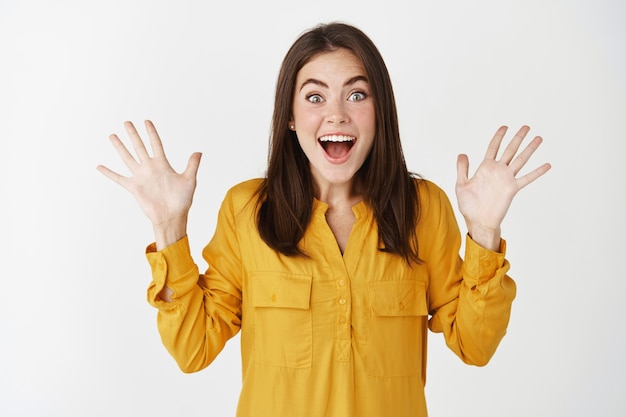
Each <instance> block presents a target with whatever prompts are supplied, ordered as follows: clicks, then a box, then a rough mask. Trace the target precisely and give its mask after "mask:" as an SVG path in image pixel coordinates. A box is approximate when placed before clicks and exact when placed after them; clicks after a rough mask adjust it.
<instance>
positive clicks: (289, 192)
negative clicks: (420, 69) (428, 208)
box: [257, 23, 420, 263]
mask: <svg viewBox="0 0 626 417" xmlns="http://www.w3.org/2000/svg"><path fill="white" fill-rule="evenodd" d="M339 48H344V49H347V50H349V51H351V52H352V53H353V54H354V55H355V56H356V57H357V58H359V59H360V60H361V62H362V63H363V67H364V68H365V71H366V74H367V78H368V80H369V83H370V86H371V89H372V95H373V98H374V106H375V114H376V134H375V138H374V145H373V147H372V150H371V152H370V154H369V156H368V157H367V158H366V160H365V162H364V163H363V166H362V167H361V169H360V170H359V171H358V172H357V174H356V175H357V178H356V179H357V180H358V181H359V184H360V185H361V187H362V188H361V189H362V192H363V199H364V200H365V202H366V203H367V204H368V205H369V206H370V207H371V209H372V210H373V214H374V218H375V220H376V223H377V225H378V236H379V241H380V243H381V245H380V246H381V247H380V250H382V251H385V252H390V253H395V254H398V255H400V256H402V257H404V258H405V259H406V260H407V262H409V263H410V262H411V261H415V262H418V263H419V262H420V259H419V256H418V251H417V235H416V225H417V220H418V218H419V200H418V192H417V187H416V183H415V179H414V178H415V175H414V174H412V173H410V172H409V171H408V170H407V167H406V163H405V160H404V155H403V153H402V146H401V143H400V133H399V128H398V116H397V111H396V104H395V98H394V95H393V89H392V86H391V80H390V78H389V73H388V71H387V67H386V65H385V63H384V61H383V59H382V56H381V55H380V52H379V51H378V49H377V48H376V46H375V45H374V43H373V42H372V41H371V40H370V39H369V38H368V37H367V36H366V35H365V34H364V33H363V32H362V31H361V30H359V29H357V28H355V27H353V26H350V25H347V24H344V23H329V24H323V25H319V26H316V27H315V28H313V29H311V30H309V31H307V32H305V33H304V34H302V35H301V36H300V37H299V38H298V39H297V40H296V41H295V42H294V44H293V45H292V46H291V48H290V49H289V51H288V52H287V55H286V56H285V58H284V60H283V63H282V66H281V69H280V72H279V75H278V81H277V84H276V96H275V102H274V115H273V119H272V130H271V136H270V144H269V153H268V169H267V176H266V178H265V179H264V181H263V182H262V184H261V186H260V187H259V189H258V196H259V199H258V204H259V207H258V212H257V227H258V230H259V233H260V235H261V238H262V239H263V240H264V241H265V243H267V244H268V245H269V246H270V247H271V248H273V249H275V250H277V251H279V252H280V253H282V254H284V255H287V256H294V255H305V254H304V253H303V252H302V250H301V249H300V248H299V247H298V243H299V242H300V239H301V238H302V237H303V236H304V233H305V231H306V228H307V226H308V224H309V221H310V219H311V214H312V207H313V199H314V197H315V188H314V183H313V177H312V174H311V170H310V168H309V162H308V159H307V157H306V156H305V154H304V152H303V151H302V148H301V147H300V144H299V142H298V140H297V138H296V137H295V133H294V132H292V131H291V130H289V128H288V125H289V120H290V118H291V114H292V105H293V97H294V90H295V85H296V76H297V74H298V71H300V69H301V68H302V67H303V66H304V65H305V64H306V63H307V62H308V61H309V60H311V58H313V57H314V56H316V55H318V54H320V53H324V52H331V51H335V50H337V49H339Z"/></svg>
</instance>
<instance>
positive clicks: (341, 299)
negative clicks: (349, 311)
mask: <svg viewBox="0 0 626 417" xmlns="http://www.w3.org/2000/svg"><path fill="white" fill-rule="evenodd" d="M345 303H346V299H345V298H343V297H341V298H340V299H339V304H341V305H344V304H345Z"/></svg>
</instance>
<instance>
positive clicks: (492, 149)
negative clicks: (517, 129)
mask: <svg viewBox="0 0 626 417" xmlns="http://www.w3.org/2000/svg"><path fill="white" fill-rule="evenodd" d="M507 130H508V127H506V126H500V128H499V129H498V130H497V131H496V134H495V135H493V138H492V139H491V142H489V146H487V152H486V153H485V159H496V156H497V155H498V149H500V144H501V143H502V138H503V137H504V135H505V134H506V131H507Z"/></svg>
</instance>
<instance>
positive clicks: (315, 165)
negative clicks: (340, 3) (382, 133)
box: [290, 49, 376, 187]
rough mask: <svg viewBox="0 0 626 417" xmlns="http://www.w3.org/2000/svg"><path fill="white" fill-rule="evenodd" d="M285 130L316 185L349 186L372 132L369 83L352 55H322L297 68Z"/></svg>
mask: <svg viewBox="0 0 626 417" xmlns="http://www.w3.org/2000/svg"><path fill="white" fill-rule="evenodd" d="M290 126H294V127H295V129H294V130H295V131H296V134H297V136H298V141H299V143H300V146H301V147H302V149H303V151H304V153H305V155H306V156H307V158H308V160H309V164H310V169H311V172H312V174H313V178H314V180H315V182H316V184H317V186H318V187H328V186H335V185H345V184H348V185H352V184H353V179H354V175H355V174H356V172H357V171H358V170H359V168H361V166H362V165H363V162H364V161H365V159H366V158H367V156H368V155H369V153H370V150H371V149H372V145H373V143H374V135H375V130H376V116H375V113H374V99H373V97H372V95H371V88H370V84H369V82H368V80H367V77H366V73H365V69H364V68H363V64H362V63H361V61H360V60H359V59H358V58H357V57H356V56H355V55H354V54H352V53H351V52H350V51H348V50H346V49H338V50H336V51H333V52H325V53H322V54H320V55H317V56H315V57H314V58H312V59H311V60H310V61H309V62H308V63H307V64H306V65H304V66H303V67H302V69H300V71H299V72H298V75H297V78H296V88H295V93H294V100H293V109H292V120H291V123H290Z"/></svg>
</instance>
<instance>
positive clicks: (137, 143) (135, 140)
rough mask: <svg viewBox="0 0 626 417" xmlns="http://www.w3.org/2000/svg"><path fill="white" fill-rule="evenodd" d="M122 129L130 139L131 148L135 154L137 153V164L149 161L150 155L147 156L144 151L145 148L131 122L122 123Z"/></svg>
mask: <svg viewBox="0 0 626 417" xmlns="http://www.w3.org/2000/svg"><path fill="white" fill-rule="evenodd" d="M124 127H125V128H126V133H128V136H129V137H130V141H131V143H132V144H133V148H134V149H135V153H137V157H138V158H139V162H143V161H145V160H147V159H150V155H148V151H147V150H146V146H145V145H144V143H143V140H141V137H140V136H139V133H137V129H135V125H133V123H132V122H128V121H127V122H124Z"/></svg>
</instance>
